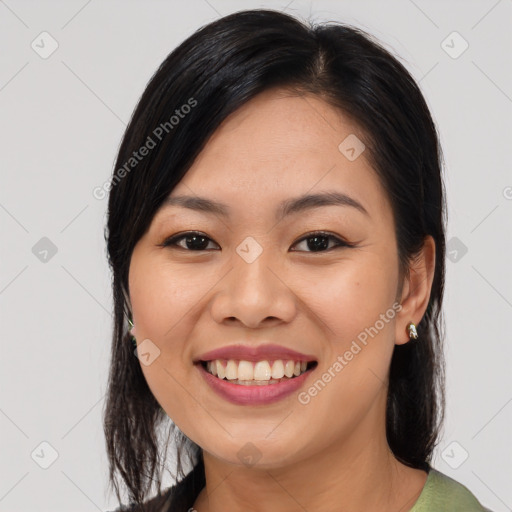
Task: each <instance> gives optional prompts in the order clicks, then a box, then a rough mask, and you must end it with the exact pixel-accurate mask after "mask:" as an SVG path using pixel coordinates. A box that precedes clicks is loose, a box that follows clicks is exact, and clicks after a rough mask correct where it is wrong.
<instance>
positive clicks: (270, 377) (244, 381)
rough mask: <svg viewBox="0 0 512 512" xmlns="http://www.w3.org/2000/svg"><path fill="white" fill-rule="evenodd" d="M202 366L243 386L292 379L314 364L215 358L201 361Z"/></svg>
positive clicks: (213, 373)
mask: <svg viewBox="0 0 512 512" xmlns="http://www.w3.org/2000/svg"><path fill="white" fill-rule="evenodd" d="M201 364H202V365H203V368H205V370H206V371H207V372H209V373H211V374H212V375H214V376H215V377H218V378H219V379H225V380H227V381H230V382H232V383H234V384H238V385H245V386H262V385H263V386H264V385H269V384H277V383H279V382H282V381H284V380H289V379H293V378H295V377H298V376H299V375H301V374H303V373H304V372H306V371H307V370H308V369H309V368H312V367H313V366H315V365H316V362H315V361H311V362H306V361H294V360H284V359H276V360H275V361H268V360H261V361H244V360H235V359H228V360H222V359H215V360H213V361H201Z"/></svg>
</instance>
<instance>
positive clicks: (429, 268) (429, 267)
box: [395, 235, 436, 345]
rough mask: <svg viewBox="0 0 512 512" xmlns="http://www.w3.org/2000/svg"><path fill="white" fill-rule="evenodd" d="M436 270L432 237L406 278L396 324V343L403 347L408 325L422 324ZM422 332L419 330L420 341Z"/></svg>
mask: <svg viewBox="0 0 512 512" xmlns="http://www.w3.org/2000/svg"><path fill="white" fill-rule="evenodd" d="M435 268H436V244H435V241H434V239H433V237H432V236H431V235H427V236H426V237H425V240H424V243H423V248H422V249H421V251H420V253H419V254H418V255H417V256H416V257H415V258H414V260H412V261H411V263H410V265H409V276H408V277H405V278H404V283H403V286H402V298H401V301H400V303H401V305H402V309H401V310H400V311H399V312H398V314H397V317H396V318H397V320H396V323H395V343H396V344H397V345H403V344H404V343H407V342H408V341H409V334H408V332H407V324H408V323H409V322H413V323H414V324H415V325H416V326H418V324H419V323H420V321H421V319H422V318H423V315H424V314H425V311H426V310H427V306H428V302H429V299H430V291H431V289H432V282H433V280H434V272H435ZM420 340H421V331H420V330H419V329H418V341H420Z"/></svg>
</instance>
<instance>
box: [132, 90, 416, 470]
mask: <svg viewBox="0 0 512 512" xmlns="http://www.w3.org/2000/svg"><path fill="white" fill-rule="evenodd" d="M347 137H350V138H349V139H348V140H347V142H345V144H344V145H343V144H342V146H341V149H339V147H338V146H339V145H340V143H342V141H344V140H345V139H346V138H347ZM355 137H358V138H359V139H360V140H362V139H363V136H362V134H361V132H360V130H359V129H358V127H357V126H356V125H354V124H352V123H351V122H349V120H348V119H347V118H346V117H345V116H344V115H343V114H342V113H341V112H339V111H338V110H336V109H334V108H333V107H332V106H329V105H328V104H327V103H325V102H324V101H323V100H322V99H320V98H318V97H315V96H311V95H306V96H303V97H299V96H292V95H291V94H286V93H285V92H284V91H282V90H273V91H267V92H265V93H263V94H261V95H259V96H258V97H256V98H255V99H253V100H251V101H250V102H249V103H247V104H246V105H245V106H243V107H242V108H241V109H239V110H238V111H237V112H235V113H234V114H233V115H232V116H230V117H229V118H228V119H226V120H225V122H224V123H223V124H222V125H221V126H220V127H219V129H218V130H217V131H216V132H215V134H214V135H213V137H212V138H211V139H210V141H209V142H208V144H207V145H206V147H205V148H204V150H203V151H202V152H201V154H200V155H199V156H198V158H197V159H196V161H195V162H194V164H193V166H192V167H191V168H190V170H189V171H188V172H187V174H186V175H185V177H184V178H183V180H182V181H181V182H180V183H179V184H178V185H177V186H176V187H175V189H174V190H173V191H172V193H171V194H170V198H171V199H172V198H177V197H179V196H192V197H193V198H197V197H201V198H206V199H208V200H210V201H215V202H217V203H222V205H224V208H225V211H224V213H221V212H220V210H217V211H213V212H212V211H206V209H203V210H199V209H194V208H192V206H194V205H193V204H189V205H188V207H187V206H185V205H184V204H183V203H182V204H177V203H176V202H175V204H166V205H164V206H163V207H162V208H161V209H160V210H159V211H158V212H157V213H156V215H155V217H154V218H153V221H152V223H151V225H150V227H149V229H148V231H147V232H146V233H145V235H144V236H143V237H142V238H141V239H140V240H139V242H138V243H137V245H136V247H135V249H134V251H133V255H132V259H131V263H130V272H129V290H130V300H131V305H132V312H133V319H134V324H135V329H134V331H133V333H134V334H135V336H136V338H137V342H138V343H139V344H141V343H144V345H139V353H141V352H146V353H147V354H148V355H147V356H146V360H145V362H144V364H143V363H142V361H141V368H142V371H143V373H144V376H145V378H146V380H147V382H148V385H149V387H150V388H151V391H152V392H153V394H154V395H155V397H156V399H157V400H158V402H159V403H160V405H161V406H162V408H163V409H164V410H165V412H166V413H167V414H168V416H169V417H170V418H171V419H172V420H173V422H174V423H176V425H177V426H178V427H179V428H180V430H181V431H182V432H184V433H185V434H186V435H187V436H188V437H189V438H190V439H192V440H193V441H194V442H195V443H197V444H198V445H199V446H201V447H202V448H203V450H204V451H205V452H207V453H208V454H210V455H211V456H213V457H216V458H218V459H222V460H224V461H228V462H231V463H234V464H242V463H244V462H247V460H249V459H248V458H247V457H249V458H251V457H252V460H253V461H255V462H256V461H257V462H258V464H260V465H261V466H262V467H277V466H278V465H280V464H283V463H285V461H286V462H290V463H292V462H297V461H299V460H301V459H305V458H307V457H310V456H314V454H315V453H320V452H321V451H323V450H324V451H325V450H329V449H330V448H331V447H333V446H335V445H337V446H341V445H343V444H344V445H345V446H346V447H348V446H351V447H352V448H351V449H354V450H357V447H356V446H355V445H354V443H356V444H357V442H361V443H363V442H365V441H366V442H367V441H368V436H372V435H373V434H375V433H376V432H379V433H382V429H383V428H384V422H385V403H386V393H387V387H386V377H387V374H388V369H389V364H390V359H391V355H392V351H393V348H394V344H395V343H399V342H405V341H406V339H405V337H404V336H402V335H399V336H397V330H396V329H397V328H396V322H397V318H398V316H399V313H398V311H399V310H400V306H399V296H398V300H397V294H398V292H399V290H398V283H399V272H398V255H397V249H396V239H395V233H394V222H393V216H392V211H391V205H390V203H389V201H388V198H387V196H386V194H385V191H384V189H383V188H382V187H381V185H380V183H379V180H378V178H377V175H376V173H375V171H374V170H373V169H372V168H371V166H370V165H369V163H368V161H367V159H366V156H367V155H366V154H365V151H363V152H362V153H361V154H360V155H359V156H357V154H358V152H359V151H360V149H361V148H362V146H360V145H358V144H359V143H358V142H357V139H355ZM351 147H352V148H354V151H351V149H350V148H351ZM354 157H356V158H354ZM316 194H331V197H333V195H334V194H338V198H341V199H344V200H341V201H339V202H337V203H331V204H326V201H324V202H323V203H321V202H320V203H319V202H318V201H317V202H315V201H303V202H301V203H296V204H295V207H290V205H292V204H293V203H292V202H293V201H295V200H296V199H297V198H299V197H301V196H304V195H316ZM283 204H285V205H288V208H284V209H283V207H282V206H283ZM190 231H192V232H195V233H189V232H190ZM318 231H322V232H323V233H320V234H318V233H317V232H318ZM315 233H316V234H315ZM174 235H179V236H177V237H175V236H174ZM194 235H195V236H196V237H195V238H194ZM170 239H173V240H170ZM169 241H170V242H171V243H168V244H166V242H169ZM398 338H400V339H398ZM269 345H272V346H273V349H269V348H268V346H269ZM143 348H144V350H143ZM217 349H226V350H227V352H223V353H217V354H208V353H209V352H211V351H213V350H217ZM235 349H238V351H235ZM291 351H295V352H293V353H292V352H291ZM141 359H142V358H141ZM200 359H201V360H209V361H210V360H215V359H218V360H220V361H219V362H218V363H217V362H213V363H211V364H210V365H206V366H207V368H208V366H209V367H210V369H211V368H212V366H214V367H215V368H217V366H218V364H220V365H222V367H223V368H224V371H225V372H228V376H229V377H230V378H229V379H226V378H225V377H224V379H223V380H222V382H221V379H220V378H219V377H220V376H219V375H217V376H213V375H211V374H209V373H208V370H207V369H205V368H204V367H203V364H202V363H200V362H199V363H198V362H197V361H198V360H200ZM230 359H232V362H230V363H228V360H230ZM289 360H291V361H293V363H291V364H290V363H288V361H289ZM239 361H243V362H242V363H239ZM281 361H282V363H281ZM297 362H298V363H299V368H301V365H300V363H301V362H303V364H302V370H303V369H304V366H306V371H305V372H304V373H303V374H302V373H301V375H300V376H293V377H286V374H285V375H284V376H283V371H288V374H289V373H290V369H292V370H291V371H293V370H295V369H296V364H295V363H297ZM281 366H282V368H283V369H281ZM287 368H288V369H287ZM219 371H220V372H221V374H222V369H221V370H219ZM269 372H270V376H269ZM272 372H274V373H272ZM254 373H256V375H254ZM251 376H252V378H253V379H254V377H256V379H257V380H259V381H261V380H264V379H271V380H268V381H267V383H266V384H265V383H261V384H262V385H256V384H255V383H254V380H250V379H251ZM274 377H275V378H274ZM281 377H283V378H282V379H281ZM236 378H239V379H241V380H244V382H245V384H243V383H240V381H237V380H234V379H236ZM295 379H297V381H295ZM276 381H278V382H276ZM247 384H248V385H247ZM272 387H274V388H272ZM370 438H371V437H370ZM357 439H359V440H360V441H357ZM350 443H352V445H350Z"/></svg>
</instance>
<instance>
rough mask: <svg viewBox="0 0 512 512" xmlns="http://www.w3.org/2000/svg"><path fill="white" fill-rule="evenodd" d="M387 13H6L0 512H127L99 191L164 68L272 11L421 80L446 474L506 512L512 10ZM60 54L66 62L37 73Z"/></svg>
mask: <svg viewBox="0 0 512 512" xmlns="http://www.w3.org/2000/svg"><path fill="white" fill-rule="evenodd" d="M383 5H384V2H377V1H375V2H371V1H360V2H356V1H337V2H334V1H330V2H329V1H314V2H310V1H300V0H295V1H292V2H280V1H269V2H265V3H261V2H253V1H246V2H243V3H242V2H235V1H227V0H208V1H206V0H188V1H187V2H171V1H167V2H164V1H152V2H142V1H122V2H121V1H115V2H114V1H102V2H100V1H99V0H90V1H84V0H77V1H66V2H64V1H61V2H57V1H52V2H49V1H47V2H38V3H36V2H23V1H14V0H5V1H1V0H0V48H1V50H0V51H1V53H0V55H1V65H0V139H1V143H2V150H1V151H0V169H1V173H2V174H1V176H2V181H1V183H2V186H1V189H0V223H1V235H2V241H1V253H0V270H1V275H0V307H1V327H2V330H1V332H2V336H1V343H2V349H1V380H2V385H1V390H0V393H1V395H0V396H1V401H0V432H1V436H0V443H1V445H0V450H1V452H0V453H1V454H2V456H1V457H0V464H1V468H2V473H1V479H0V511H9V512H14V511H35V510H37V511H50V510H51V511H53V512H56V511H59V510H62V511H64V510H65V511H69V510H74V511H76V512H79V511H92V510H108V509H109V508H113V507H114V505H116V503H115V500H114V499H113V497H112V496H107V495H106V490H105V489H106V481H107V477H106V475H107V466H106V457H105V449H104V440H103V432H102V424H101V409H102V407H103V404H104V397H105V388H106V377H107V368H108V363H109V345H110V328H111V314H110V310H111V293H110V276H109V271H108V267H107V263H106V253H105V246H104V240H103V226H104V223H105V211H106V204H107V200H106V198H105V199H102V200H98V199H96V198H95V197H94V196H93V189H94V188H95V187H98V186H102V185H103V183H105V181H106V180H108V177H109V175H110V173H111V172H112V168H113V165H114V158H115V154H116V150H117V148H118V145H119V142H120V139H121V136H122V133H123V130H124V129H125V126H126V123H127V121H128V119H129V117H130V115H131V113H132V110H133V108H134V107H135V104H136V102H137V100H138V98H139V96H140V94H141V93H142V91H143V89H144V86H145V84H146V83H147V80H148V79H149V78H150V76H151V75H152V73H153V72H154V71H155V70H156V68H157V67H158V65H159V64H160V63H161V61H162V60H163V59H164V58H165V56H166V55H167V54H168V53H169V52H170V51H171V50H172V49H173V48H174V47H175V46H177V45H178V44H179V43H180V42H181V41H182V40H183V39H184V38H185V37H187V36H188V35H190V34H191V33H192V32H193V31H194V30H195V29H197V28H199V27H200V26H201V25H203V24H205V23H208V22H210V21H213V20H214V19H216V18H217V17H219V16H220V15H225V14H228V13H230V12H233V11H235V10H239V9H242V8H251V7H262V6H266V7H271V8H276V9H280V10H286V12H289V13H295V14H300V15H302V16H303V17H308V16H309V15H310V13H312V18H313V19H315V20H318V21H320V20H327V19H333V20H338V21H344V22H347V23H351V24H354V25H356V26H360V27H362V28H364V29H366V30H368V31H369V32H371V33H372V34H374V35H375V36H377V37H378V38H379V39H381V41H383V42H384V43H385V44H386V45H387V46H388V47H389V48H391V49H393V50H394V51H395V52H396V53H397V54H398V55H400V57H401V59H402V61H403V62H404V64H405V65H406V67H407V68H408V69H409V70H410V71H411V73H412V74H413V76H414V77H415V78H416V79H417V80H419V81H420V84H421V87H422V89H423V91H424V93H425V95H426V98H427V101H428V104H429V106H430V107H431V109H432V112H433V115H434V117H435V119H436V122H437V124H438V126H439V130H440V135H441V141H442V144H443V147H444V153H445V159H446V186H447V192H448V204H449V212H448V213H449V226H448V233H447V235H448V237H447V239H448V240H449V245H448V250H449V254H448V261H447V266H448V269H447V271H448V274H447V285H446V303H445V311H446V323H447V348H446V357H447V374H448V379H447V380H448V391H447V401H448V404H447V420H446V424H445V430H444V434H443V438H442V440H441V442H440V445H439V447H438V449H437V451H436V458H435V466H436V467H437V468H438V469H439V470H441V471H443V472H445V473H447V474H448V475H450V476H452V477H454V478H455V479H457V480H458V481H460V482H462V483H464V484H465V485H467V486H468V487H469V488H470V489H471V490H472V491H473V492H474V493H475V494H476V495H477V497H478V498H479V499H480V500H481V501H482V502H483V503H484V504H485V505H487V506H488V507H490V508H492V509H493V510H495V511H505V510H511V507H512V486H511V485H510V481H511V476H512V471H511V470H512V443H511V440H510V433H511V425H512V386H511V377H510V375H511V372H510V363H511V355H512V343H511V340H512V336H511V334H510V318H511V313H512V273H511V271H510V261H511V256H512V242H511V233H512V173H511V167H510V163H511V158H510V154H509V152H508V149H509V147H510V134H511V133H512V115H511V114H512V73H511V58H510V52H511V50H512V36H511V32H512V31H511V27H512V23H511V21H512V0H500V1H496V0H481V1H450V2H445V1H430V2H428V1H425V0H415V1H412V0H396V1H388V2H385V7H384V6H383ZM44 31H46V32H48V33H49V34H50V35H51V36H46V35H43V36H40V34H41V32H44ZM454 31H456V32H457V33H458V34H459V35H457V34H455V35H453V34H452V33H453V32H454ZM50 37H51V38H53V40H55V41H56V42H57V44H58V48H57V50H56V51H55V52H54V53H53V54H51V55H50V56H47V58H42V56H41V53H42V52H44V51H46V52H48V51H49V50H50V49H51V44H52V39H50ZM33 41H34V43H33V44H34V46H35V48H37V51H36V50H35V49H33V48H32V46H31V45H32V42H33ZM443 41H444V43H443ZM464 41H467V43H468V44H469V47H468V48H467V49H466V50H465V51H464V52H462V50H463V49H464V47H465V43H464ZM54 44H55V43H54ZM461 52H462V53H461ZM459 54H460V55H459ZM44 237H46V238H44ZM43 238H44V239H43ZM41 239H43V240H41ZM55 250H57V252H56V253H55V254H53V252H55ZM45 251H46V252H45ZM41 443H48V444H41ZM466 457H467V459H465V458H466ZM54 459H55V460H54ZM42 466H48V467H47V468H46V469H44V468H43V467H42ZM168 483H170V482H168Z"/></svg>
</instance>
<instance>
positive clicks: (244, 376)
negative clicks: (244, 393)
mask: <svg viewBox="0 0 512 512" xmlns="http://www.w3.org/2000/svg"><path fill="white" fill-rule="evenodd" d="M217 376H218V377H219V379H222V377H221V376H220V375H219V374H217ZM238 378H239V379H240V380H252V379H254V366H253V365H252V363H251V362H250V361H240V362H239V363H238Z"/></svg>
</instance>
